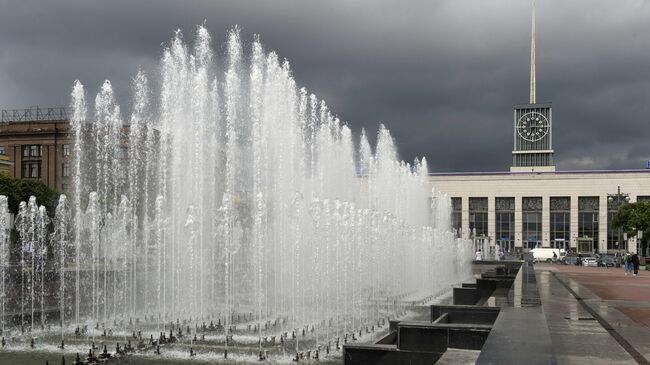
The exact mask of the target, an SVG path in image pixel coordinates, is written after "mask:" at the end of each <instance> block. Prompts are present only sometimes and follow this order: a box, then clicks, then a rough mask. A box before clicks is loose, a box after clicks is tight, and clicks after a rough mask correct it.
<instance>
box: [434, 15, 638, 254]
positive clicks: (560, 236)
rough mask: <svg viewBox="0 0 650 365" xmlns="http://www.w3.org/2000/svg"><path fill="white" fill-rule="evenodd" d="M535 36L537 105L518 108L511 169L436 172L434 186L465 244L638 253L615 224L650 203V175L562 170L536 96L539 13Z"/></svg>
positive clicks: (545, 106)
mask: <svg viewBox="0 0 650 365" xmlns="http://www.w3.org/2000/svg"><path fill="white" fill-rule="evenodd" d="M531 35H532V36H531V48H530V50H531V55H530V61H531V62H530V102H529V103H528V104H516V105H514V107H513V114H514V118H513V150H512V166H511V168H510V171H504V172H492V173H483V172H477V173H434V174H431V176H430V181H431V185H432V187H433V189H435V190H437V191H441V192H444V193H446V194H447V195H449V196H450V197H451V198H452V206H453V213H452V214H453V216H452V225H453V227H454V228H456V229H458V230H459V232H460V234H461V235H462V236H463V237H465V238H472V237H474V238H475V239H477V240H479V241H483V242H488V243H489V244H490V245H491V246H494V245H496V244H498V245H500V246H501V247H502V248H503V249H506V250H508V251H513V250H519V249H521V248H534V247H536V246H541V247H559V248H565V249H568V248H571V249H573V250H574V251H579V252H585V251H592V252H593V251H596V252H606V251H610V252H615V251H621V250H625V249H629V250H631V251H636V250H637V242H636V240H634V239H631V240H629V242H628V241H627V240H626V239H625V237H624V235H623V234H622V233H620V232H619V231H618V230H617V229H612V228H611V227H610V223H611V220H612V217H613V216H614V215H615V213H616V211H617V210H618V208H619V207H620V205H621V204H625V203H627V202H636V201H642V200H650V169H647V170H615V171H610V170H608V171H556V169H555V165H554V159H553V154H554V150H553V139H552V126H553V124H552V117H553V115H552V110H551V104H550V103H537V96H536V73H535V10H534V8H533V17H532V31H531ZM648 167H650V162H649V166H648ZM647 235H650V232H647Z"/></svg>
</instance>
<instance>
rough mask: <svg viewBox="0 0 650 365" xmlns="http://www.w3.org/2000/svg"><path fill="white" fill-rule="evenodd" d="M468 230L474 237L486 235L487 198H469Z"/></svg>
mask: <svg viewBox="0 0 650 365" xmlns="http://www.w3.org/2000/svg"><path fill="white" fill-rule="evenodd" d="M469 230H470V231H472V232H474V233H475V234H476V237H485V236H487V234H488V200H487V198H469Z"/></svg>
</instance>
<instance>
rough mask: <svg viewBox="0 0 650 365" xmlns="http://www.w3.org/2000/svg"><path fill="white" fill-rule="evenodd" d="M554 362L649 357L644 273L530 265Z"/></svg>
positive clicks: (649, 302)
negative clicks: (636, 274) (629, 274)
mask: <svg viewBox="0 0 650 365" xmlns="http://www.w3.org/2000/svg"><path fill="white" fill-rule="evenodd" d="M535 271H536V273H537V280H538V283H539V292H540V297H541V300H542V306H543V308H544V312H545V314H546V321H547V324H548V328H549V331H550V335H551V340H552V343H553V351H554V352H555V358H556V360H557V363H558V364H595V365H597V364H614V363H615V364H637V363H642V364H646V363H648V361H649V360H650V272H647V271H642V272H640V274H639V276H637V277H633V276H626V275H625V271H624V270H623V269H621V268H609V269H606V268H596V267H579V266H564V265H548V264H538V265H535Z"/></svg>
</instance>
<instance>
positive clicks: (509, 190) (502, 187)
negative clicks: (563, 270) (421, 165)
mask: <svg viewBox="0 0 650 365" xmlns="http://www.w3.org/2000/svg"><path fill="white" fill-rule="evenodd" d="M430 181H431V185H432V187H433V188H434V189H435V190H437V191H441V192H444V193H446V194H448V196H450V197H451V199H452V226H453V228H455V229H456V230H457V231H458V232H459V235H460V236H462V237H464V238H473V239H475V240H478V241H487V242H488V243H489V244H490V245H491V246H494V245H497V244H498V245H499V246H500V247H502V248H503V249H504V250H508V251H512V252H516V251H519V250H522V249H525V248H528V249H531V248H535V247H554V248H563V249H569V248H570V249H572V250H573V251H577V252H601V253H602V252H610V253H613V252H621V251H623V250H630V251H634V252H636V251H637V244H638V243H639V242H637V240H636V239H634V238H630V239H627V240H626V238H627V237H625V235H624V234H623V233H621V232H620V230H618V229H615V228H613V227H612V226H611V221H612V218H613V217H614V215H615V214H616V212H617V211H618V209H619V208H620V207H621V206H622V205H623V204H628V203H633V202H637V201H650V170H617V171H545V172H532V171H531V172H494V173H437V174H431V175H430ZM647 234H650V232H647Z"/></svg>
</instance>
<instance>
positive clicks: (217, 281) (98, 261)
mask: <svg viewBox="0 0 650 365" xmlns="http://www.w3.org/2000/svg"><path fill="white" fill-rule="evenodd" d="M190 43H191V44H190ZM211 43H212V40H211V37H210V35H209V33H208V32H207V30H206V29H205V28H204V27H198V28H197V32H196V38H195V39H194V41H193V42H186V41H185V40H184V39H183V36H182V34H181V32H180V31H178V32H176V34H175V36H174V37H173V39H172V40H171V42H170V44H169V45H168V46H167V47H165V48H164V51H163V55H162V59H161V63H160V74H161V75H160V80H159V81H160V83H159V90H157V91H154V89H153V88H152V87H151V86H150V83H149V80H148V77H147V76H146V74H145V73H144V71H142V70H139V71H138V73H137V75H136V76H135V78H134V79H133V106H132V111H131V113H130V115H128V116H125V114H124V113H123V110H122V108H121V107H120V105H118V103H117V101H116V97H115V95H114V93H113V88H112V85H111V83H110V82H109V81H106V82H104V84H103V85H102V86H101V87H100V89H99V91H98V93H97V95H96V97H95V99H94V103H93V105H92V106H91V105H90V103H88V102H87V93H86V91H85V88H84V86H83V85H82V84H81V83H80V82H79V81H77V82H75V83H74V86H73V91H72V102H71V107H72V109H73V114H72V118H71V121H70V122H71V134H72V137H73V138H74V153H75V156H76V158H75V162H74V166H75V169H74V170H75V172H74V192H73V194H72V195H71V199H67V198H66V196H64V195H62V196H61V197H60V199H59V202H58V204H57V206H56V208H55V210H54V215H53V217H52V218H51V219H50V217H49V215H48V214H47V211H46V210H45V208H44V207H40V206H38V202H36V200H35V199H30V200H29V201H28V202H27V203H24V202H23V203H21V205H20V209H19V212H18V214H17V216H16V223H15V226H14V227H13V228H14V229H15V230H16V231H17V232H18V238H17V241H16V242H17V245H18V246H17V247H20V249H19V250H18V251H19V252H18V254H19V256H20V257H19V258H18V260H17V262H19V265H20V267H19V268H18V269H14V266H12V265H13V264H12V262H16V261H12V260H15V258H14V257H12V254H11V253H10V249H9V247H10V245H11V243H10V240H9V235H8V232H9V230H10V229H11V228H12V227H11V224H10V219H9V216H8V209H7V199H6V197H0V270H1V272H2V286H0V290H1V292H0V294H1V296H0V298H1V299H2V333H3V335H5V334H7V333H11V340H10V341H9V343H8V345H7V346H9V347H11V348H14V349H19V350H21V349H22V350H21V351H29V350H28V347H29V345H30V340H29V339H33V338H35V337H37V338H38V341H36V343H35V344H34V343H33V342H32V343H31V344H32V346H33V347H35V349H34V351H38V350H39V348H41V350H40V351H45V352H48V351H49V352H58V353H59V354H58V355H56V356H52V357H50V358H49V359H58V358H60V356H61V354H63V356H64V358H65V357H68V360H67V361H69V362H73V361H83V360H82V359H79V358H77V360H75V356H74V355H75V354H77V353H88V359H89V360H93V359H95V358H97V357H98V359H101V360H105V361H111V362H117V363H119V361H120V358H121V357H123V356H138V357H140V358H139V361H140V360H141V362H142V363H146V362H147V361H150V362H151V363H155V359H156V358H158V357H160V356H164V357H171V358H176V359H179V361H180V360H182V359H189V358H190V357H192V358H193V359H204V360H209V361H231V360H232V361H239V362H242V361H243V362H248V361H250V362H258V361H260V360H262V361H289V359H293V360H294V361H296V362H303V361H312V362H313V361H319V362H327V361H328V359H329V360H332V361H336V359H337V357H336V356H337V353H338V354H339V355H338V356H339V358H338V359H340V351H338V352H337V350H339V349H340V346H341V345H342V344H343V343H347V342H348V341H363V340H364V338H365V339H366V340H369V339H371V338H373V336H375V334H374V331H379V330H383V329H384V328H385V327H386V326H387V319H388V318H395V317H399V316H404V315H408V305H407V304H405V303H406V300H405V299H406V298H418V297H422V298H424V297H431V295H432V294H436V293H444V292H446V291H449V290H450V287H451V285H453V284H455V283H458V282H460V281H462V280H463V279H466V278H467V277H468V276H469V275H470V268H469V261H470V260H471V258H472V249H473V248H472V246H471V244H469V243H468V242H467V241H464V240H459V239H457V238H455V234H454V233H453V232H451V229H450V223H449V215H450V202H449V199H448V198H447V197H446V196H444V195H440V194H434V195H433V196H432V193H431V190H430V187H429V183H428V180H427V179H428V177H427V175H428V171H427V163H426V160H425V159H422V160H415V161H414V162H413V163H412V164H409V163H405V162H400V161H399V160H398V158H397V153H396V148H395V145H394V141H393V139H392V137H391V135H390V133H389V132H388V130H387V129H386V128H384V127H383V126H381V127H380V129H379V132H378V134H377V143H376V145H375V146H374V149H373V148H372V147H371V144H370V143H369V141H368V137H367V135H366V133H365V131H363V132H362V133H361V136H360V139H359V141H358V142H355V141H354V138H353V135H352V132H351V130H350V128H349V127H348V126H347V125H346V124H345V123H343V122H341V121H340V120H339V119H338V117H336V116H335V115H334V114H333V113H332V112H331V111H330V110H329V108H328V106H327V104H326V103H325V102H324V101H322V100H319V99H318V98H317V97H316V96H315V95H313V94H310V93H309V92H308V91H307V90H306V89H305V88H299V87H298V86H297V85H296V83H295V81H294V79H293V77H292V73H291V69H290V66H289V63H288V62H287V61H286V60H282V59H281V58H280V57H279V56H278V55H277V54H276V53H275V52H267V51H265V50H264V49H263V46H262V44H261V43H260V41H259V39H258V38H257V37H256V38H255V39H254V40H253V42H252V45H251V50H250V52H249V53H247V52H245V51H244V46H243V43H242V41H241V39H240V31H239V29H238V28H234V29H233V30H231V31H230V32H229V33H228V40H227V43H226V47H225V53H226V54H225V57H224V58H223V59H222V58H220V57H218V55H216V54H215V53H214V52H213V50H212V48H211ZM355 145H358V148H355ZM14 256H15V255H14ZM16 283H18V284H16ZM9 287H11V288H9ZM207 323H209V325H208V324H207ZM371 328H372V330H370V329H371ZM23 332H26V333H24V334H23ZM167 334H168V335H169V336H167ZM276 339H277V340H276ZM132 342H133V344H132ZM95 343H101V344H102V345H101V346H99V347H96V346H95ZM107 344H108V345H109V346H108V347H107V346H106V345H107ZM120 344H122V345H120ZM120 346H122V347H120ZM43 348H45V349H43ZM89 348H90V350H88V349H89ZM107 348H108V349H110V348H114V349H115V351H114V352H110V351H109V350H107ZM100 349H103V351H102V352H101V354H100V352H99V351H100ZM0 351H2V350H0ZM18 352H20V351H18ZM96 352H97V355H95V353H96ZM0 356H2V355H1V353H0ZM93 361H94V360H93ZM43 362H44V361H43Z"/></svg>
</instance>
